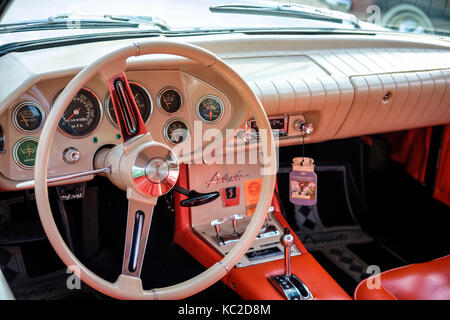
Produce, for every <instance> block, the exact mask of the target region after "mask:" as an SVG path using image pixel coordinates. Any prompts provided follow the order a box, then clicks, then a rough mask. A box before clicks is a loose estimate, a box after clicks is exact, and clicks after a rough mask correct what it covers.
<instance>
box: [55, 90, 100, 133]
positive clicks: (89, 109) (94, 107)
mask: <svg viewBox="0 0 450 320" xmlns="http://www.w3.org/2000/svg"><path fill="white" fill-rule="evenodd" d="M101 116H102V109H101V105H100V100H99V99H98V98H97V96H96V95H95V94H94V92H92V91H91V90H89V89H86V88H82V89H81V90H80V91H79V92H78V93H77V95H76V96H75V98H73V100H72V101H71V102H70V104H69V105H68V106H67V108H66V111H65V112H64V115H63V117H62V118H61V120H60V121H59V125H58V126H59V129H60V130H61V131H62V132H63V133H65V134H67V135H69V136H72V137H84V136H87V135H88V134H90V133H92V132H93V131H94V130H95V129H96V128H97V126H98V125H99V123H100V120H101Z"/></svg>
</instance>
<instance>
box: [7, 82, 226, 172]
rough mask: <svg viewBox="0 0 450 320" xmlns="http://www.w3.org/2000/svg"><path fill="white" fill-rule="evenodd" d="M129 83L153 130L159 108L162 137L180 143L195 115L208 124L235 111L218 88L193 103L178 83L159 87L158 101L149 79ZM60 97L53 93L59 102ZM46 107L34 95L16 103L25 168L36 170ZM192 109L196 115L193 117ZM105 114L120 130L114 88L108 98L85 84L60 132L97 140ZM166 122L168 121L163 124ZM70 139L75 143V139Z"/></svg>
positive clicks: (16, 147) (18, 149)
mask: <svg viewBox="0 0 450 320" xmlns="http://www.w3.org/2000/svg"><path fill="white" fill-rule="evenodd" d="M129 85H130V88H131V90H132V92H133V96H134V99H135V101H136V104H137V106H138V109H139V111H140V113H141V116H142V118H143V121H144V123H145V124H146V125H148V129H149V131H150V133H151V134H152V135H153V134H154V131H153V130H155V129H154V127H155V126H154V125H150V122H151V119H152V116H153V114H154V112H155V110H157V112H158V113H159V115H158V116H157V118H156V119H155V120H154V122H157V123H158V125H159V127H158V126H157V129H159V130H161V132H159V133H158V135H159V136H161V137H162V139H161V140H163V141H164V142H165V143H167V144H168V145H172V146H174V145H177V144H180V143H182V142H184V141H186V140H187V138H188V137H189V135H190V134H191V127H192V125H191V122H192V120H200V121H202V123H205V124H216V123H217V122H219V121H220V120H222V119H223V117H224V114H225V113H226V111H228V112H227V113H228V114H229V113H230V110H226V109H227V108H228V109H229V108H230V106H229V103H224V101H223V100H224V99H226V97H225V96H223V95H221V94H218V92H217V91H216V90H211V91H212V92H208V91H207V90H204V92H202V94H201V95H199V96H200V98H196V99H195V100H194V101H189V103H187V102H188V100H187V99H189V98H188V97H187V96H183V94H182V92H183V90H181V89H180V88H178V87H177V86H163V87H162V88H161V89H159V90H158V91H157V94H156V95H155V100H154V99H153V97H152V95H151V94H150V91H149V90H148V89H147V88H146V87H145V86H144V85H143V84H141V83H139V82H137V81H130V82H129ZM154 92H156V91H154ZM219 95H220V97H219ZM56 97H57V95H56ZM56 97H54V98H53V102H54V101H55V100H56ZM191 100H193V99H191ZM186 104H188V106H186ZM155 105H156V108H155V107H154V106H155ZM192 107H195V112H192V111H191V110H184V109H185V108H192ZM50 108H51V105H50ZM45 110H46V109H45V108H43V107H42V106H41V105H40V104H39V103H37V102H36V101H31V100H29V101H23V102H20V103H18V104H17V105H15V106H14V107H13V108H12V111H11V115H12V124H13V126H14V129H15V130H18V134H20V135H16V136H17V137H18V138H16V140H17V141H15V142H14V143H13V146H12V158H13V159H14V162H15V164H16V165H17V166H18V167H19V168H21V169H34V162H35V158H36V149H37V144H38V137H36V133H39V130H40V129H42V127H43V125H44V122H45V118H46V111H45ZM187 114H189V115H190V114H192V115H193V116H192V117H191V116H189V117H188V116H186V115H187ZM104 115H106V119H107V121H109V123H110V124H111V125H112V126H113V127H115V128H116V129H118V123H117V117H116V114H115V110H114V106H113V102H112V99H111V97H110V94H109V92H107V93H106V97H105V99H104V101H102V100H101V99H100V98H99V96H98V95H97V94H96V93H95V92H94V91H93V90H91V89H89V88H87V87H83V88H82V89H81V90H80V91H79V92H78V93H77V94H76V96H75V97H74V98H73V99H72V101H71V102H70V103H69V105H68V106H67V108H66V110H65V112H64V114H63V116H62V118H61V119H60V121H59V124H58V131H59V132H60V133H61V134H63V135H64V136H65V137H67V138H71V139H82V138H86V137H89V139H90V138H91V137H92V139H96V138H95V137H94V133H96V131H97V130H98V129H99V127H101V123H102V120H103V116H104ZM161 123H162V125H160V124H161ZM102 128H103V127H102ZM118 136H119V135H118ZM68 143H69V144H70V142H68Z"/></svg>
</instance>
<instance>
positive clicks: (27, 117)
mask: <svg viewBox="0 0 450 320" xmlns="http://www.w3.org/2000/svg"><path fill="white" fill-rule="evenodd" d="M44 117H45V113H44V110H43V109H42V107H41V106H40V105H38V104H37V103H34V102H29V101H27V102H22V103H21V104H19V105H18V106H17V107H16V108H15V109H14V112H13V123H14V125H15V126H16V128H17V129H19V130H20V131H25V132H34V131H36V130H37V129H39V128H40V127H41V126H42V123H43V122H44Z"/></svg>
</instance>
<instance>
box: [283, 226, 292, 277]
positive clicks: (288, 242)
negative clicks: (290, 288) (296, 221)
mask: <svg viewBox="0 0 450 320" xmlns="http://www.w3.org/2000/svg"><path fill="white" fill-rule="evenodd" d="M280 242H281V245H282V246H283V247H284V276H285V277H290V276H291V247H292V245H293V244H294V236H293V235H292V234H291V230H290V229H289V228H284V234H283V236H282V237H281V239H280Z"/></svg>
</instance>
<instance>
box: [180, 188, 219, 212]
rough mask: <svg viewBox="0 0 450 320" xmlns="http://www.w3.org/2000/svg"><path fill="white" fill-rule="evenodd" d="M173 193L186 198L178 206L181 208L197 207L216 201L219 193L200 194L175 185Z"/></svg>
mask: <svg viewBox="0 0 450 320" xmlns="http://www.w3.org/2000/svg"><path fill="white" fill-rule="evenodd" d="M173 191H176V192H178V193H181V194H183V195H185V196H187V197H188V198H187V199H185V200H182V201H180V206H182V207H197V206H201V205H204V204H207V203H210V202H212V201H214V200H216V199H217V198H218V197H219V195H220V193H219V192H218V191H214V192H209V193H200V192H197V191H195V190H188V189H185V188H183V187H180V186H177V185H175V186H174V187H173Z"/></svg>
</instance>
